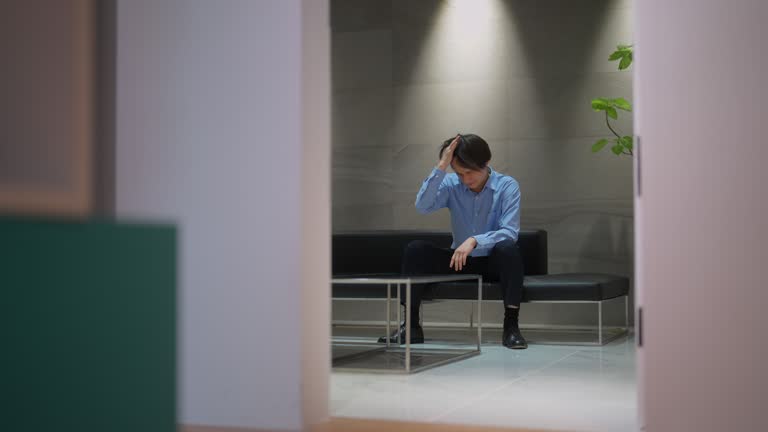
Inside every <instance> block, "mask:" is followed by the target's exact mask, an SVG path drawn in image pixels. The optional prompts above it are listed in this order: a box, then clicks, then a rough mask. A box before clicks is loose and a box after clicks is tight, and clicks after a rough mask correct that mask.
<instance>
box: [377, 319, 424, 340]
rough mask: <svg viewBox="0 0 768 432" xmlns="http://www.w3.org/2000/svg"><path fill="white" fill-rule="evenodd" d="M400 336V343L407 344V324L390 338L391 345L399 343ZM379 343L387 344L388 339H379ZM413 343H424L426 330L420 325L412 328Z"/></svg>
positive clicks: (383, 337) (384, 337) (402, 325)
mask: <svg viewBox="0 0 768 432" xmlns="http://www.w3.org/2000/svg"><path fill="white" fill-rule="evenodd" d="M398 335H399V336H400V341H401V342H400V343H403V344H404V343H405V323H403V324H401V325H400V328H399V329H397V330H395V331H394V332H393V333H392V335H390V337H389V343H394V344H396V343H397V337H398ZM379 343H387V337H386V336H382V337H380V338H379ZM411 343H412V344H418V343H424V330H423V329H422V328H421V326H420V325H417V326H416V327H411Z"/></svg>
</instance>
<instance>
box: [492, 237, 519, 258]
mask: <svg viewBox="0 0 768 432" xmlns="http://www.w3.org/2000/svg"><path fill="white" fill-rule="evenodd" d="M518 253H519V252H518V250H517V242H516V241H514V240H512V239H507V240H502V241H500V242H498V243H496V244H495V245H494V246H493V249H491V254H494V255H495V254H500V255H517V254H518Z"/></svg>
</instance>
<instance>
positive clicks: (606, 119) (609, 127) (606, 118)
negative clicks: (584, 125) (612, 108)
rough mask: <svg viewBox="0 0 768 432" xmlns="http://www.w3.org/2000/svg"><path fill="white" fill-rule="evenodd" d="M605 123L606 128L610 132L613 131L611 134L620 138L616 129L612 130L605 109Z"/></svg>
mask: <svg viewBox="0 0 768 432" xmlns="http://www.w3.org/2000/svg"><path fill="white" fill-rule="evenodd" d="M605 124H606V125H607V126H608V129H610V130H611V132H613V134H614V135H616V138H619V139H621V136H619V134H617V133H616V131H615V130H613V128H612V127H611V123H610V122H609V121H608V112H607V111H606V113H605Z"/></svg>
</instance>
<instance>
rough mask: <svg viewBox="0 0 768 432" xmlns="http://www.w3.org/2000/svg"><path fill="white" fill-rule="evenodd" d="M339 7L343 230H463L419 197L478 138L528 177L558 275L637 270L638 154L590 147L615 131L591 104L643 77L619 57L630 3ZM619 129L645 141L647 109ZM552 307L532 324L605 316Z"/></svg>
mask: <svg viewBox="0 0 768 432" xmlns="http://www.w3.org/2000/svg"><path fill="white" fill-rule="evenodd" d="M331 6H332V16H331V24H332V27H333V41H332V58H333V70H332V75H333V149H334V153H333V229H334V230H335V231H343V230H353V229H389V228H396V229H399V228H402V229H408V228H430V229H448V213H447V211H442V212H438V213H436V214H432V215H429V216H423V215H419V214H417V213H416V211H415V209H414V208H413V201H414V198H415V195H416V192H417V191H418V188H419V186H420V184H421V181H422V180H423V179H424V177H425V176H426V175H427V174H428V172H429V171H430V170H431V168H432V167H433V166H434V165H435V162H436V159H437V149H438V145H439V144H440V142H442V140H444V139H446V138H447V137H449V136H452V135H454V134H455V133H457V132H474V133H477V134H479V135H481V136H483V137H484V138H485V139H486V140H487V141H488V142H489V144H490V145H491V150H492V152H493V159H492V161H491V165H492V166H493V167H494V168H495V169H497V170H499V171H502V172H505V173H507V174H510V175H512V176H513V177H515V178H516V179H517V180H518V181H519V182H520V186H521V190H522V195H523V201H522V226H523V228H542V229H545V230H547V231H548V232H549V251H550V253H549V257H550V271H551V272H566V271H567V272H570V271H590V272H593V271H594V272H610V273H617V274H622V275H627V276H629V277H632V248H633V245H632V236H633V232H632V230H633V223H632V217H633V216H632V161H631V159H629V158H627V157H621V158H618V157H616V156H614V155H613V154H611V153H610V152H609V151H607V150H604V151H603V152H602V153H600V154H592V153H591V152H590V146H591V144H592V143H593V142H594V141H595V140H596V139H598V138H600V137H603V136H607V129H606V127H605V123H604V119H603V118H602V117H601V116H600V115H599V114H597V113H594V112H592V110H591V109H590V106H589V101H590V99H591V98H593V97H599V96H606V97H619V96H623V97H626V98H628V99H630V97H631V95H632V74H631V72H627V71H624V72H619V71H617V70H616V64H615V62H608V61H607V56H608V54H609V53H610V52H611V51H612V50H613V49H614V48H615V45H616V44H618V43H631V41H632V22H631V7H632V5H631V2H630V1H628V0H592V1H569V0H539V1H526V0H513V1H501V0H496V1H494V0H488V1H485V0H483V1H466V0H460V1H455V0H454V1H436V0H429V1H407V0H333V1H332V2H331ZM615 127H616V128H617V129H618V130H619V131H620V132H621V133H622V134H625V135H630V134H631V133H632V124H631V116H630V115H627V114H624V115H623V116H622V117H621V118H620V119H619V121H618V122H615ZM446 307H449V306H446ZM449 308H450V307H449ZM530 309H531V310H533V309H535V308H530ZM536 309H538V310H539V312H536V313H535V314H534V313H533V312H529V313H528V316H527V318H526V315H525V313H524V318H526V319H528V320H529V321H534V322H535V321H547V322H548V323H553V322H552V321H553V316H554V321H562V323H566V322H568V321H573V319H575V320H576V321H582V322H585V323H593V322H594V321H595V320H593V319H592V318H591V317H592V314H589V315H586V314H585V313H582V312H579V313H578V314H576V315H574V314H573V313H571V312H570V311H569V310H568V309H565V310H562V311H561V310H560V309H558V310H557V311H558V312H555V313H553V312H552V310H546V311H545V310H544V309H542V308H541V307H539V306H537V307H536ZM339 313H342V312H341V311H339ZM434 313H435V314H450V313H451V311H450V310H447V311H443V312H434ZM335 316H336V312H335ZM425 316H426V319H427V320H429V319H430V312H429V311H425ZM435 319H438V318H435ZM489 319H491V320H493V319H495V318H494V317H493V316H490V317H489ZM554 323H555V324H558V323H561V322H554Z"/></svg>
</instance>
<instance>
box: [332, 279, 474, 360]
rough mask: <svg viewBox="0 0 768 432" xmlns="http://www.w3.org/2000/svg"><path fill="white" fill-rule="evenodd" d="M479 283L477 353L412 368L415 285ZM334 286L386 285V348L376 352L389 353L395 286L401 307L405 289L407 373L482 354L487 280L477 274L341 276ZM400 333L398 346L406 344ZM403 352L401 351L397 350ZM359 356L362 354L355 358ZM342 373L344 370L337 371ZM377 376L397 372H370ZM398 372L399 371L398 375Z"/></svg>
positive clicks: (462, 351) (398, 317)
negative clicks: (403, 289) (484, 299)
mask: <svg viewBox="0 0 768 432" xmlns="http://www.w3.org/2000/svg"><path fill="white" fill-rule="evenodd" d="M473 279H476V280H477V349H474V350H469V351H468V350H461V354H459V355H457V356H455V357H452V358H450V359H448V360H444V361H440V362H436V363H432V364H429V365H426V366H421V367H418V368H412V367H411V285H412V284H429V283H441V282H455V281H465V280H473ZM331 283H334V284H347V285H386V286H387V319H386V321H385V322H386V332H387V333H386V335H387V336H386V340H387V342H386V345H385V346H384V347H383V348H379V349H376V350H373V351H380V350H382V349H383V350H386V351H390V350H391V349H392V348H391V344H390V335H391V333H392V332H391V325H390V324H391V317H392V309H391V308H392V292H391V287H392V285H397V303H398V305H399V304H400V297H401V296H400V293H401V286H402V285H405V296H406V297H405V369H404V372H405V373H411V372H419V371H422V370H425V369H429V368H432V367H435V366H439V365H442V364H446V363H451V362H454V361H458V360H461V359H464V358H467V357H471V356H475V355H478V354H480V350H481V342H482V331H483V325H482V316H481V310H482V307H481V305H482V302H483V277H482V276H481V275H476V274H455V275H450V274H446V275H403V276H375V275H372V276H337V277H333V278H332V279H331ZM397 325H398V326H399V325H400V308H399V307H398V308H397ZM399 338H400V334H399V333H398V345H399V344H400V343H402V341H401V340H400V339H399ZM397 349H398V350H399V348H397ZM446 351H450V350H442V351H440V352H441V353H445V352H446ZM354 355H355V356H358V355H360V354H354ZM337 369H340V368H337ZM369 370H370V371H373V372H393V370H389V369H387V370H383V369H381V370H376V369H369ZM394 372H396V371H394Z"/></svg>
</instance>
